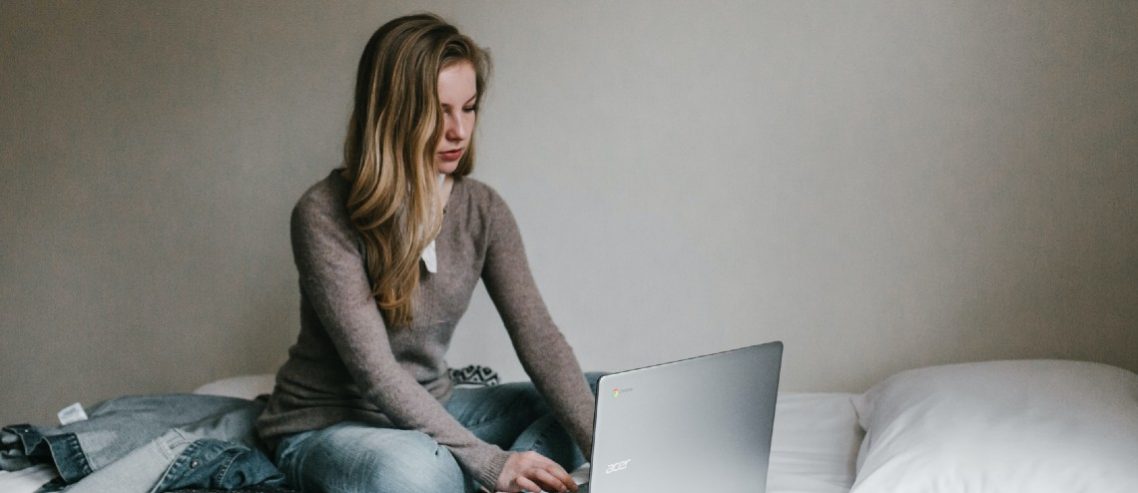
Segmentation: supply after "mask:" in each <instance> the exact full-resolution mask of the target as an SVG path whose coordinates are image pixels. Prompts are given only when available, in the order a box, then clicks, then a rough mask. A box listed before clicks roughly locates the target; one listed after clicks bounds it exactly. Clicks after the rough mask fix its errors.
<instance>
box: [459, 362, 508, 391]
mask: <svg viewBox="0 0 1138 493" xmlns="http://www.w3.org/2000/svg"><path fill="white" fill-rule="evenodd" d="M450 379H451V381H452V382H454V384H455V385H477V386H481V387H493V386H495V385H498V372H496V371H494V370H491V369H490V367H488V366H482V365H470V366H467V367H465V368H451V369H450Z"/></svg>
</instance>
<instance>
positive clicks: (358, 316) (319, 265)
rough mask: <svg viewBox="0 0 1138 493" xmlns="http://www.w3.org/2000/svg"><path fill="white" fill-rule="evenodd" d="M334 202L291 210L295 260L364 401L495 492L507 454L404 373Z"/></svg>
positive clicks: (305, 203)
mask: <svg viewBox="0 0 1138 493" xmlns="http://www.w3.org/2000/svg"><path fill="white" fill-rule="evenodd" d="M334 195H335V194H328V195H316V196H312V195H310V196H307V197H306V199H309V200H302V201H301V202H300V203H299V204H297V207H296V208H295V209H294V210H293V214H292V221H291V234H292V247H293V255H294V259H295V261H296V267H297V271H298V272H299V274H300V284H301V289H302V290H303V292H304V295H305V296H306V297H307V299H308V301H309V302H310V303H311V305H312V307H313V309H314V310H315V312H316V314H317V316H318V317H319V319H320V322H321V324H322V325H323V327H324V329H325V331H326V332H327V333H328V336H329V337H330V338H331V340H332V342H333V344H334V345H335V347H336V351H337V352H338V353H339V355H340V357H341V359H342V360H343V363H344V365H345V366H346V367H347V369H348V371H349V372H350V373H351V376H352V379H353V380H354V381H355V383H356V384H357V385H358V386H359V388H360V392H361V393H362V394H363V396H364V397H365V398H366V399H368V400H369V401H370V402H372V403H373V404H375V405H376V406H377V407H378V408H379V410H380V411H381V412H382V413H384V415H386V416H387V417H388V418H389V419H390V420H391V421H392V423H394V424H395V425H396V426H398V427H401V428H406V429H414V430H419V431H422V432H424V433H426V434H428V435H430V436H431V437H432V438H434V439H435V440H436V441H437V442H439V443H440V444H442V445H445V446H447V448H448V449H450V450H451V452H452V453H453V454H454V456H455V457H456V458H457V459H458V460H459V462H461V463H462V464H463V466H464V467H465V468H467V470H468V471H470V472H471V473H472V475H473V476H474V477H475V478H476V479H477V480H478V481H480V482H482V483H483V484H486V485H493V484H494V483H495V481H496V480H497V478H498V476H499V474H500V473H501V471H502V468H503V467H504V465H505V463H506V460H507V459H508V457H509V453H507V452H505V451H503V450H502V449H500V448H498V447H497V446H494V445H491V444H488V443H486V442H483V441H481V440H479V439H478V438H477V437H475V436H474V434H473V433H471V432H470V431H469V430H467V429H466V428H465V427H463V426H462V425H461V424H459V423H458V422H457V421H456V420H455V419H454V418H453V417H452V416H451V415H450V414H449V413H448V412H447V411H446V409H445V408H444V407H443V406H442V405H441V404H440V403H439V401H438V400H436V399H435V397H434V396H432V395H431V394H430V393H429V392H427V390H426V389H424V388H423V386H422V385H420V384H419V382H417V381H415V379H414V378H413V377H412V376H411V375H410V374H409V373H407V372H406V371H404V370H403V368H402V367H401V366H400V365H399V363H398V361H397V360H396V359H395V356H394V354H393V352H392V350H391V344H390V341H389V339H388V336H387V327H386V325H385V323H384V321H383V318H382V317H381V316H380V313H379V309H378V307H377V306H376V303H375V298H374V297H373V296H372V293H371V289H370V285H369V283H368V277H367V273H366V270H365V268H364V260H363V258H362V257H361V255H360V253H359V250H358V248H357V244H356V237H355V233H354V231H353V230H352V227H351V225H350V224H349V223H348V218H347V214H346V211H343V206H342V205H341V204H339V203H337V201H336V200H335V197H334Z"/></svg>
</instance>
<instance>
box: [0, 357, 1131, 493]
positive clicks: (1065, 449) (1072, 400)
mask: <svg viewBox="0 0 1138 493" xmlns="http://www.w3.org/2000/svg"><path fill="white" fill-rule="evenodd" d="M271 388H272V376H271V375H251V376H241V377H235V378H230V379H225V380H220V381H217V382H212V383H209V384H206V385H203V386H202V387H200V388H198V389H197V390H196V391H195V393H201V394H213V395H224V396H230V397H245V398H249V397H253V396H256V395H258V394H262V393H267V392H269V391H270V390H271ZM50 476H51V471H50V470H44V469H38V470H25V471H19V472H17V473H3V472H0V492H4V493H32V492H33V491H35V487H34V486H33V485H36V484H42V482H43V480H44V479H45V478H50ZM767 491H768V492H769V493H883V492H903V493H949V492H959V493H965V492H967V493H973V492H993V493H995V492H1000V493H1004V492H1016V491H1024V492H1032V493H1040V492H1042V493H1047V492H1056V493H1058V492H1062V493H1069V492H1106V493H1116V492H1117V493H1134V492H1138V375H1135V374H1134V373H1133V372H1130V371H1127V370H1123V369H1119V368H1114V367H1111V366H1107V365H1102V364H1096V363H1086V362H1076V361H1057V360H1021V361H993V362H984V363H966V364H956V365H944V366H936V367H929V368H922V369H915V370H908V371H904V372H900V373H898V374H896V375H893V376H892V377H890V378H888V379H886V380H884V381H882V382H880V383H878V384H877V385H875V386H873V387H872V388H871V389H869V390H868V391H866V392H865V393H862V394H854V393H783V394H780V395H779V400H778V404H777V407H776V414H775V427H774V434H773V438H772V444H771V457H770V469H769V473H768V478H767Z"/></svg>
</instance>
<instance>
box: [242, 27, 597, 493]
mask: <svg viewBox="0 0 1138 493" xmlns="http://www.w3.org/2000/svg"><path fill="white" fill-rule="evenodd" d="M488 72H489V59H488V57H487V55H486V53H485V52H484V51H483V50H482V49H481V48H479V47H478V46H477V45H475V44H474V43H473V42H472V41H471V40H470V39H469V38H467V37H466V36H464V35H462V34H460V33H459V32H458V30H457V29H455V28H454V27H453V26H451V25H449V24H447V23H445V22H444V21H442V20H441V19H439V18H438V17H436V16H433V15H414V16H408V17H402V18H399V19H395V20H393V21H391V22H388V23H387V24H385V25H383V26H382V27H380V28H379V30H378V31H376V33H375V34H374V35H373V36H372V37H371V40H370V41H368V44H367V47H366V48H365V49H364V53H363V56H362V57H361V58H360V64H359V73H358V75H357V79H356V92H355V105H354V109H353V112H352V116H351V119H350V122H349V127H348V136H347V139H346V142H345V145H344V157H345V163H344V167H343V168H342V169H338V170H335V171H333V172H332V173H331V174H330V175H329V176H328V177H327V178H325V179H323V180H322V181H320V182H318V183H317V184H316V185H314V186H313V187H312V188H310V189H309V190H308V191H307V192H305V193H304V195H303V196H302V197H301V198H300V200H299V201H298V203H297V205H296V207H295V209H294V210H293V214H292V223H291V224H292V247H293V254H294V257H295V261H296V266H297V270H298V271H299V274H300V289H301V331H300V336H299V338H298V340H297V342H296V344H295V345H293V347H292V348H291V349H290V350H289V359H288V361H287V362H286V363H285V364H284V365H283V366H282V367H281V369H280V371H279V372H278V373H277V379H276V387H275V388H274V390H273V394H272V396H271V398H270V399H269V403H268V405H267V407H266V409H265V411H264V413H263V414H262V415H261V416H260V418H259V419H258V421H257V427H258V432H259V434H260V435H261V437H262V439H263V440H264V441H265V443H266V445H268V447H269V448H270V449H272V450H274V454H275V457H276V460H277V463H278V465H279V466H280V468H281V470H282V471H283V472H284V473H285V475H286V476H287V477H288V478H289V480H290V482H291V483H292V484H293V485H294V486H296V487H298V488H300V489H302V490H304V491H305V492H355V491H359V492H365V491H366V492H400V493H413V492H418V491H423V492H426V491H430V492H453V493H458V492H461V491H473V490H474V489H475V488H477V487H483V488H486V489H489V490H491V491H507V492H514V491H522V490H527V491H539V490H544V491H576V489H577V487H576V486H575V485H574V483H573V481H572V479H571V478H570V476H569V474H568V473H567V472H566V471H567V469H569V468H572V467H575V466H577V465H578V464H579V463H581V462H583V458H582V453H583V454H584V456H588V454H589V452H590V449H591V447H592V421H593V408H594V403H595V397H594V394H593V392H591V391H590V386H589V385H590V382H589V381H588V380H586V378H585V377H583V376H582V373H581V370H580V366H579V365H578V363H577V361H576V358H575V356H574V355H573V351H572V349H571V348H570V347H569V345H568V344H567V343H566V341H565V338H564V337H563V336H562V334H561V333H560V331H559V330H558V329H557V327H556V326H555V325H554V324H553V322H552V320H551V319H550V317H549V313H548V312H547V310H546V308H545V305H544V304H543V302H542V300H541V297H540V295H539V294H538V291H537V287H536V285H535V284H534V281H533V278H532V276H531V274H530V271H529V267H528V265H527V263H526V259H525V252H524V250H523V248H522V243H521V237H520V235H519V233H518V230H517V225H516V223H515V221H514V218H513V216H512V215H511V213H510V211H509V209H508V208H507V207H506V204H505V203H504V202H503V201H502V199H501V198H500V197H499V196H498V195H497V194H496V193H495V192H494V191H493V190H492V189H490V188H489V187H488V186H486V185H484V184H482V183H479V182H477V181H475V180H473V179H470V178H466V175H468V174H469V173H470V172H471V170H472V168H473V166H474V139H473V131H474V125H475V122H476V120H477V114H478V106H479V103H480V102H481V100H482V96H483V94H484V92H485V90H486V79H487V75H488ZM480 278H481V279H482V281H483V282H484V283H485V286H486V290H487V291H488V292H489V294H490V297H491V298H492V299H493V301H494V304H495V306H496V307H497V309H498V312H499V313H500V314H501V316H502V319H503V321H504V322H505V326H506V329H507V331H508V332H509V335H510V338H511V340H512V341H513V344H514V347H515V348H516V350H517V353H518V356H519V358H520V359H521V362H522V364H523V366H524V367H525V369H526V372H527V373H528V374H529V376H530V377H531V379H532V380H533V382H534V384H536V386H535V385H533V384H528V383H526V384H508V385H502V386H498V387H488V388H484V389H473V390H472V389H466V388H463V389H455V388H454V384H453V383H452V382H451V380H450V378H449V376H448V371H447V367H446V362H445V361H444V356H445V353H446V350H447V346H448V344H449V342H450V339H451V335H452V333H453V331H454V328H455V325H456V324H457V322H458V320H459V318H460V317H461V316H462V314H463V312H464V311H465V309H466V307H467V305H468V303H469V301H470V297H471V294H472V292H473V290H474V287H475V284H476V283H477V282H478V280H479V279H480ZM593 385H594V386H595V383H593ZM535 388H536V389H537V390H540V395H539V393H538V392H537V390H535ZM543 397H544V398H543ZM547 403H548V405H547ZM570 437H571V438H570ZM573 442H576V444H577V445H578V446H579V447H580V448H579V449H578V448H577V447H574V444H573ZM558 462H560V464H559V463H558Z"/></svg>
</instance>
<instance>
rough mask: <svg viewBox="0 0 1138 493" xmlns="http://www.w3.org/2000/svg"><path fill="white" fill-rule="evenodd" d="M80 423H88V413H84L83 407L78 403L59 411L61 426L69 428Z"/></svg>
mask: <svg viewBox="0 0 1138 493" xmlns="http://www.w3.org/2000/svg"><path fill="white" fill-rule="evenodd" d="M80 421H87V412H86V411H83V405H82V404H80V403H78V402H76V403H75V404H72V405H70V406H67V407H65V408H63V410H62V411H59V424H60V426H67V425H69V424H71V423H78V422H80Z"/></svg>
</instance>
